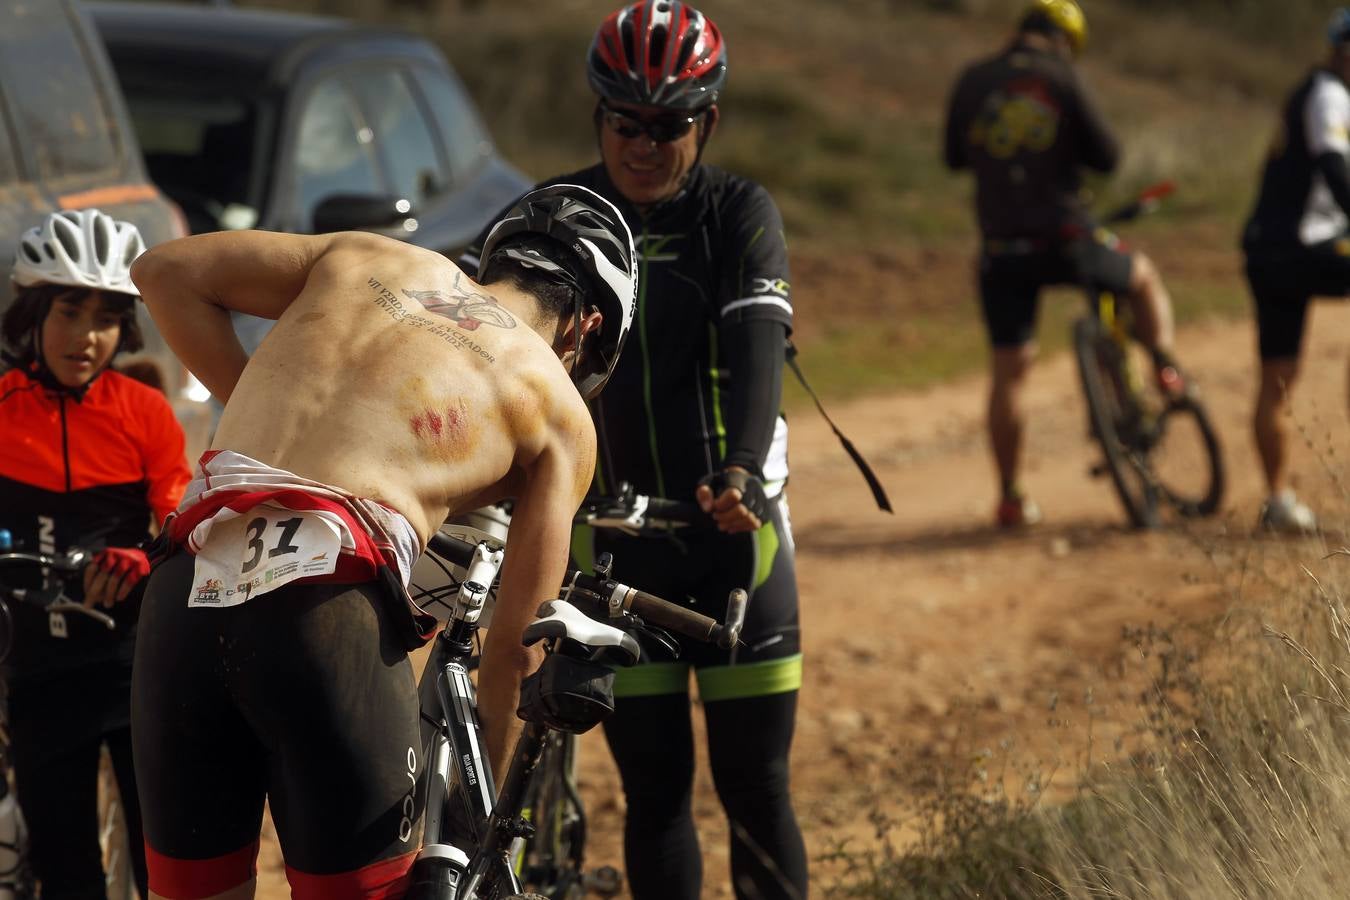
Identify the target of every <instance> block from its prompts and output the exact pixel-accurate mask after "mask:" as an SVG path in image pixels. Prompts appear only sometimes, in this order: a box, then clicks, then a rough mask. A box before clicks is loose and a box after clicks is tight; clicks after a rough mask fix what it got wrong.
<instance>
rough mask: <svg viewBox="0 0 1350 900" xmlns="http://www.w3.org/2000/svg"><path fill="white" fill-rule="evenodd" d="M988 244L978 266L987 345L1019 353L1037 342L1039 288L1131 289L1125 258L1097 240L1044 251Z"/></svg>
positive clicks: (1019, 244) (1019, 245)
mask: <svg viewBox="0 0 1350 900" xmlns="http://www.w3.org/2000/svg"><path fill="white" fill-rule="evenodd" d="M1005 243H1006V244H1007V245H1008V246H1007V247H1006V248H1004V247H1000V246H998V245H996V244H995V243H994V242H992V241H990V242H987V243H986V246H985V249H984V252H983V253H982V254H981V256H980V261H979V282H980V307H981V309H982V310H983V312H984V324H985V327H986V329H987V330H988V332H989V342H990V343H991V344H992V345H993V346H995V347H1021V346H1022V345H1024V344H1026V343H1029V342H1030V341H1031V340H1032V339H1033V338H1034V337H1035V336H1036V317H1037V313H1038V311H1039V306H1040V304H1039V302H1038V301H1039V300H1040V294H1041V288H1044V287H1049V286H1051V285H1070V284H1072V285H1079V284H1091V285H1094V286H1095V287H1096V288H1098V289H1099V290H1106V291H1110V292H1112V293H1114V294H1116V295H1117V296H1124V295H1125V294H1126V293H1127V292H1128V291H1129V289H1130V271H1131V267H1132V263H1133V260H1132V258H1131V256H1130V254H1129V253H1126V252H1124V251H1123V250H1121V249H1118V248H1116V247H1112V246H1109V245H1108V244H1106V243H1102V242H1101V241H1097V240H1085V241H1076V242H1074V243H1071V244H1060V245H1051V246H1046V247H1045V248H1044V249H1039V248H1037V247H1035V246H1034V245H1031V246H1029V245H1028V244H1030V242H1025V244H1024V242H1022V241H1008V242H1005Z"/></svg>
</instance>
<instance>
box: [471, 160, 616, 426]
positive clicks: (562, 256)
mask: <svg viewBox="0 0 1350 900" xmlns="http://www.w3.org/2000/svg"><path fill="white" fill-rule="evenodd" d="M531 235H542V236H544V237H547V238H550V239H551V241H548V242H544V243H543V249H541V245H540V244H539V243H538V242H534V241H531V240H530V237H531ZM481 259H482V263H481V265H480V266H479V272H478V274H479V276H480V278H487V279H490V277H491V273H492V271H493V270H494V269H495V268H496V267H497V266H499V265H502V264H503V263H504V262H505V261H507V260H510V261H513V262H515V263H516V264H519V265H525V266H529V267H531V268H536V269H540V270H542V271H545V272H548V273H550V274H551V275H553V276H554V277H555V278H557V280H559V281H561V282H563V283H565V284H570V285H572V286H574V287H576V288H577V289H579V290H580V291H581V292H582V294H583V297H584V302H587V303H590V304H593V305H595V306H597V307H599V309H600V313H601V315H602V316H603V320H602V321H601V323H600V333H599V346H598V347H597V348H596V352H588V353H585V354H583V356H582V360H581V362H580V363H579V364H578V367H577V369H576V370H574V372H573V379H574V380H575V381H576V384H577V390H579V391H580V392H581V396H582V397H584V398H586V399H587V400H589V399H591V398H592V397H594V396H595V395H596V394H598V393H600V389H601V388H603V387H604V386H605V382H607V381H609V376H610V374H611V373H612V372H613V371H614V366H615V365H616V364H617V363H618V361H619V352H620V351H621V350H622V349H623V344H624V341H625V339H627V337H628V329H629V328H630V327H631V326H632V324H633V311H634V309H635V308H636V306H637V288H638V279H637V250H636V249H635V248H634V246H633V234H632V232H631V231H629V230H628V224H627V223H626V222H624V220H623V216H622V215H620V213H619V210H618V209H617V208H616V207H615V206H614V204H612V203H610V202H609V201H608V200H606V199H605V198H604V197H601V196H600V195H599V194H597V193H596V192H595V191H592V190H590V189H589V188H584V187H581V186H580V185H575V184H555V185H552V186H551V187H545V188H538V189H536V190H533V191H530V192H529V193H528V194H526V195H525V196H524V197H521V198H520V200H518V201H517V202H516V205H515V206H513V207H512V208H511V209H510V211H508V212H507V213H506V215H505V216H503V217H502V219H501V221H499V222H498V223H497V224H496V225H494V226H493V227H492V230H491V231H490V232H488V236H487V239H486V240H484V241H483V252H482V254H481ZM573 269H580V270H581V273H582V274H583V275H584V278H583V279H582V280H581V283H578V279H577V278H576V277H575V275H574V274H573ZM578 312H579V311H578Z"/></svg>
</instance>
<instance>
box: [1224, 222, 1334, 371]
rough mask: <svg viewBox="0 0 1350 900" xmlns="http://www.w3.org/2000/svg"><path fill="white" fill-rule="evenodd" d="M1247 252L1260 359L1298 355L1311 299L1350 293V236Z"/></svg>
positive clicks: (1254, 249)
mask: <svg viewBox="0 0 1350 900" xmlns="http://www.w3.org/2000/svg"><path fill="white" fill-rule="evenodd" d="M1246 252H1247V265H1246V273H1247V283H1248V285H1250V287H1251V292H1252V299H1253V300H1254V301H1255V302H1256V331H1257V335H1258V343H1259V346H1260V351H1261V358H1262V359H1286V358H1297V357H1298V355H1299V350H1300V348H1301V347H1302V345H1303V331H1304V328H1305V326H1306V323H1307V316H1308V301H1309V300H1312V299H1313V298H1314V297H1344V296H1345V295H1346V293H1347V292H1350V238H1336V239H1334V240H1329V241H1322V242H1320V243H1316V244H1308V245H1306V246H1304V245H1298V246H1289V247H1248V248H1247V251H1246Z"/></svg>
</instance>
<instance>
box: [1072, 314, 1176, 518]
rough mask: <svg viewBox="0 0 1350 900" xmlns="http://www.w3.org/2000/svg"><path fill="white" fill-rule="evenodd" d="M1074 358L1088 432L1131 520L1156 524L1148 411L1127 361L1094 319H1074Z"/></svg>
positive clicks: (1154, 483)
mask: <svg viewBox="0 0 1350 900" xmlns="http://www.w3.org/2000/svg"><path fill="white" fill-rule="evenodd" d="M1073 344H1074V357H1075V360H1076V361H1077V363H1078V374H1079V377H1080V379H1081V381H1082V385H1083V394H1084V397H1085V399H1086V400H1087V406H1088V417H1089V419H1090V421H1091V424H1092V435H1093V437H1094V438H1096V440H1097V443H1098V444H1099V445H1100V446H1101V449H1102V454H1103V456H1104V457H1105V462H1104V465H1103V466H1102V470H1103V471H1105V472H1106V473H1109V474H1110V476H1111V483H1112V485H1113V486H1114V487H1115V489H1116V494H1117V495H1118V496H1119V497H1120V501H1121V503H1122V505H1123V506H1124V507H1125V511H1126V514H1127V515H1128V516H1129V519H1130V522H1131V524H1133V525H1135V526H1136V527H1141V528H1148V527H1152V526H1154V525H1156V524H1157V523H1158V490H1157V485H1156V482H1155V481H1154V479H1153V476H1152V473H1151V471H1150V469H1149V458H1148V442H1147V439H1146V435H1147V433H1148V423H1147V412H1146V410H1145V409H1144V408H1143V407H1142V405H1141V404H1140V402H1139V400H1138V398H1137V396H1136V394H1135V392H1134V391H1132V390H1131V388H1130V385H1129V380H1128V375H1127V370H1126V365H1127V362H1128V361H1127V360H1126V359H1125V358H1124V357H1123V355H1122V352H1121V348H1120V347H1119V345H1117V344H1116V342H1115V341H1114V340H1112V338H1111V337H1110V336H1109V335H1107V334H1105V333H1104V332H1103V330H1102V327H1101V323H1100V322H1098V321H1097V320H1096V319H1080V320H1079V321H1077V322H1075V323H1074V331H1073Z"/></svg>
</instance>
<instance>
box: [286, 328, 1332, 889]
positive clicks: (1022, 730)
mask: <svg viewBox="0 0 1350 900" xmlns="http://www.w3.org/2000/svg"><path fill="white" fill-rule="evenodd" d="M1347 337H1350V309H1347V308H1345V307H1337V306H1333V305H1326V304H1324V305H1319V306H1317V307H1316V309H1315V311H1314V313H1313V319H1312V322H1311V325H1310V328H1309V338H1310V342H1309V345H1308V353H1307V358H1306V364H1305V377H1304V381H1303V382H1302V383H1301V384H1300V386H1299V390H1298V392H1297V396H1296V398H1295V411H1296V417H1297V420H1298V422H1299V423H1300V425H1301V426H1303V428H1304V429H1305V431H1306V432H1307V434H1308V435H1309V438H1310V443H1311V446H1309V445H1308V442H1305V441H1304V440H1303V439H1298V440H1296V441H1295V447H1294V453H1293V469H1294V472H1295V473H1296V478H1297V480H1296V484H1297V486H1298V487H1299V489H1300V491H1301V492H1302V493H1304V494H1305V495H1307V496H1309V497H1311V498H1317V497H1319V496H1321V497H1326V496H1329V495H1330V493H1331V492H1332V491H1333V490H1335V491H1338V492H1339V490H1340V489H1339V487H1336V486H1335V485H1334V484H1333V482H1332V480H1331V478H1330V477H1329V476H1328V474H1327V469H1326V464H1328V463H1329V464H1330V466H1331V468H1332V469H1333V470H1335V469H1336V468H1337V467H1338V466H1339V459H1340V458H1341V454H1342V453H1343V452H1344V448H1345V447H1346V446H1347V442H1346V438H1347V436H1348V435H1347V424H1346V416H1345V385H1346V362H1345V359H1346V343H1347V341H1346V339H1347ZM1253 343H1254V339H1253V335H1252V331H1251V326H1250V324H1248V323H1246V322H1242V323H1238V324H1231V323H1229V324H1223V323H1216V324H1209V325H1201V326H1197V327H1193V328H1191V329H1189V330H1187V331H1185V332H1184V333H1183V334H1182V336H1181V339H1180V343H1179V355H1180V357H1181V359H1182V360H1183V361H1184V362H1185V363H1186V364H1187V365H1188V367H1189V368H1190V369H1191V370H1192V371H1193V372H1194V373H1195V374H1196V376H1197V379H1198V380H1199V382H1200V383H1201V385H1202V390H1203V393H1204V397H1205V399H1206V401H1207V402H1208V404H1209V406H1210V407H1211V410H1212V412H1213V413H1214V416H1215V419H1216V424H1217V426H1218V428H1219V429H1220V434H1221V437H1222V439H1223V441H1224V450H1225V459H1226V463H1227V467H1228V472H1229V485H1230V487H1229V493H1228V496H1227V499H1226V501H1225V505H1224V510H1223V513H1222V514H1221V516H1220V517H1219V518H1217V519H1215V520H1211V521H1209V522H1206V523H1204V524H1202V525H1200V526H1198V527H1195V528H1192V529H1185V530H1183V529H1178V528H1172V529H1168V530H1165V531H1161V532H1157V533H1151V534H1137V533H1131V532H1129V531H1126V530H1125V529H1124V528H1123V527H1122V522H1123V518H1122V515H1121V513H1120V511H1119V507H1118V504H1117V502H1116V500H1115V498H1114V496H1113V494H1112V493H1111V489H1110V486H1109V484H1108V482H1107V481H1106V480H1104V479H1097V480H1094V479H1091V478H1089V476H1088V474H1087V473H1088V469H1089V467H1090V465H1091V463H1092V462H1093V460H1094V456H1093V453H1092V451H1091V449H1090V447H1089V445H1088V443H1087V440H1086V425H1085V418H1084V413H1083V410H1082V405H1081V401H1080V400H1079V394H1078V387H1077V381H1076V376H1075V374H1074V372H1073V369H1072V368H1071V364H1070V360H1069V359H1068V358H1067V357H1064V356H1061V357H1059V358H1055V359H1051V360H1048V361H1046V362H1045V363H1044V364H1043V365H1041V366H1040V367H1038V368H1037V370H1036V371H1035V373H1034V375H1033V378H1032V383H1031V397H1030V405H1029V408H1030V415H1031V428H1030V431H1029V434H1028V441H1027V443H1028V447H1027V456H1028V459H1029V464H1028V468H1027V474H1026V478H1025V484H1026V487H1027V488H1028V490H1029V491H1030V492H1031V493H1032V495H1034V496H1035V497H1036V498H1037V500H1038V501H1039V502H1040V504H1041V506H1042V509H1043V510H1044V513H1045V523H1044V524H1043V525H1041V526H1039V527H1037V528H1035V529H1031V530H1028V531H1025V532H1022V533H1018V534H1005V533H1000V532H997V531H995V530H994V529H992V528H991V527H990V526H989V523H990V521H991V514H992V509H993V506H992V504H993V492H994V489H993V476H992V469H991V464H990V462H989V460H988V456H987V452H986V449H985V441H984V436H983V424H982V422H983V406H984V391H985V385H984V380H983V378H971V379H967V380H963V381H961V382H957V383H952V384H947V385H942V386H938V387H935V388H932V389H930V390H925V391H922V392H915V393H906V394H901V395H896V396H888V397H878V398H873V399H867V400H861V401H858V402H855V403H852V404H848V405H837V408H836V409H834V410H832V412H833V413H834V415H835V417H836V420H837V421H838V422H839V423H840V425H841V426H842V427H843V429H844V431H845V432H846V433H848V434H849V435H850V436H851V437H852V438H853V439H854V441H855V442H856V443H857V444H858V446H859V447H860V448H861V449H862V450H863V452H864V453H865V455H866V456H867V457H868V459H869V460H871V462H872V463H873V464H874V465H875V466H876V469H877V472H878V474H879V475H880V477H881V479H882V481H883V482H884V484H885V485H886V487H887V489H888V491H889V492H890V495H891V498H892V500H893V502H894V504H895V507H896V513H895V515H894V516H887V515H884V514H882V513H879V512H877V511H876V510H875V509H874V508H873V507H872V505H871V500H870V498H869V496H868V493H867V489H866V486H865V485H864V484H863V482H862V480H861V478H860V477H859V476H858V474H857V473H856V472H855V471H854V469H853V468H852V465H851V464H850V463H849V461H848V459H847V458H846V457H845V456H844V454H843V452H842V451H841V450H840V449H839V447H838V445H837V443H836V442H835V439H834V437H833V436H832V435H831V434H830V432H829V431H828V429H827V428H826V426H825V425H824V423H823V422H822V421H820V419H819V418H818V417H817V416H816V415H815V414H814V413H811V412H808V411H805V410H804V411H802V412H801V413H799V414H797V415H796V416H794V420H793V425H792V428H793V430H792V438H793V440H792V454H791V458H792V473H793V474H792V479H793V480H792V487H791V490H790V495H791V501H792V513H793V526H794V530H795V534H796V541H797V550H798V554H799V563H800V566H799V573H800V581H801V593H802V597H803V610H802V615H803V621H804V629H805V638H804V644H805V652H806V655H807V656H806V659H807V662H806V684H805V686H804V687H803V689H802V692H801V706H800V712H799V720H798V732H797V741H796V744H795V750H794V758H793V789H794V796H795V797H796V803H797V810H798V814H799V816H800V818H801V821H802V826H803V830H804V832H805V834H806V840H807V845H808V850H809V851H810V853H811V855H812V857H813V858H815V857H817V856H818V855H819V854H821V853H823V852H825V851H826V850H827V849H829V848H830V847H831V846H833V845H834V843H835V842H836V841H837V840H839V839H840V838H843V837H852V838H854V839H856V840H857V841H859V842H861V843H866V842H867V841H868V840H870V839H871V827H870V826H869V825H868V824H867V822H866V813H867V811H868V810H869V809H870V808H871V807H872V806H873V805H875V804H876V803H878V802H881V803H885V802H888V800H887V798H889V797H895V796H899V795H902V794H903V793H904V792H905V790H906V787H907V786H906V785H905V784H904V783H901V780H897V779H896V778H895V777H894V775H893V770H894V769H895V768H897V767H898V768H899V769H900V770H902V771H905V770H907V769H908V770H912V772H913V773H914V774H913V777H914V778H915V779H921V778H922V777H924V773H925V772H926V771H929V770H931V768H932V766H934V765H935V764H940V763H943V762H944V761H945V762H950V761H952V760H959V759H960V758H961V755H962V754H964V753H967V752H969V751H970V750H971V749H977V748H980V747H985V746H989V747H997V746H998V744H999V742H1000V741H1001V740H1003V739H1011V740H1013V741H1015V744H1016V746H1017V748H1019V750H1020V752H1021V753H1024V754H1030V755H1032V756H1034V757H1036V758H1037V759H1039V760H1040V761H1041V768H1042V770H1043V771H1048V770H1050V769H1051V768H1058V770H1059V771H1060V772H1061V773H1068V772H1070V771H1071V770H1072V768H1073V766H1074V765H1075V764H1076V763H1078V762H1079V761H1081V759H1082V757H1083V754H1084V748H1085V746H1086V745H1087V743H1088V741H1087V725H1088V720H1089V718H1091V719H1093V720H1094V721H1093V725H1092V728H1093V745H1094V747H1096V748H1098V750H1097V751H1096V752H1101V750H1100V748H1109V747H1110V737H1111V735H1112V734H1114V733H1118V732H1119V731H1120V729H1121V728H1123V727H1124V726H1125V725H1126V724H1128V723H1127V722H1126V721H1125V720H1126V719H1127V718H1128V716H1127V714H1126V713H1125V712H1124V706H1123V705H1121V706H1118V707H1113V705H1112V704H1113V702H1114V701H1115V700H1118V699H1119V698H1118V696H1117V694H1118V693H1119V690H1117V676H1116V672H1117V670H1118V669H1119V667H1120V665H1121V661H1122V660H1123V659H1125V658H1126V657H1128V655H1129V650H1128V645H1127V644H1126V643H1125V642H1123V641H1122V637H1121V636H1122V630H1123V629H1124V628H1125V627H1127V626H1145V625H1147V624H1149V623H1150V622H1153V623H1170V622H1174V621H1198V620H1202V619H1203V618H1204V617H1205V616H1206V615H1208V614H1211V613H1213V612H1215V611H1217V610H1219V609H1221V608H1222V607H1223V606H1224V605H1225V604H1227V603H1228V602H1230V599H1231V592H1230V591H1231V584H1230V582H1231V579H1229V578H1227V576H1226V572H1228V571H1230V570H1231V568H1232V562H1233V560H1234V559H1236V558H1238V557H1240V556H1242V555H1243V554H1244V553H1247V552H1248V548H1250V547H1251V545H1252V544H1253V541H1252V539H1251V532H1252V526H1253V524H1254V522H1255V519H1256V515H1257V510H1258V507H1259V504H1260V500H1261V496H1262V485H1261V482H1260V478H1259V476H1258V471H1257V468H1256V466H1257V462H1256V456H1255V450H1254V448H1253V447H1252V443H1251V438H1250V436H1249V428H1248V425H1247V422H1248V418H1249V415H1250V402H1251V397H1252V395H1253V389H1254V383H1255V382H1254V349H1253ZM1337 508H1338V509H1340V508H1343V506H1342V505H1341V504H1339V503H1338V506H1337ZM1089 691H1091V693H1089ZM1052 710H1053V711H1052ZM583 748H584V749H583V753H584V756H585V763H584V766H583V779H584V785H583V793H584V795H585V797H586V800H587V802H588V804H589V808H590V811H591V816H592V824H591V827H592V834H593V841H592V845H591V853H590V861H591V862H592V863H594V864H597V865H598V864H601V863H612V864H615V865H621V863H622V860H621V850H620V847H619V841H618V838H617V835H618V833H619V828H620V823H621V815H622V813H621V808H622V800H621V797H620V794H619V790H618V786H617V785H618V783H617V776H616V775H615V774H614V772H613V769H612V766H611V764H610V763H609V760H608V758H607V755H606V751H605V748H604V745H603V739H602V738H601V736H600V735H599V734H598V733H595V734H591V735H587V736H586V737H585V738H584V739H583ZM911 760H912V767H911V766H910V761H911ZM888 772H891V773H892V774H890V775H887V774H886V773H888ZM698 791H699V794H698V799H697V801H696V811H697V814H698V816H699V822H700V829H701V834H702V837H703V840H704V850H705V859H706V862H705V877H706V879H707V884H706V889H705V896H707V897H727V896H730V890H729V887H728V884H727V882H728V875H727V865H726V859H727V853H726V825H725V822H724V820H723V819H722V817H721V814H720V810H719V807H718V806H717V803H716V799H715V797H714V794H713V791H712V787H711V783H710V781H709V780H708V777H707V774H706V766H705V767H704V768H703V769H702V771H701V772H700V775H699V784H698ZM878 798H879V799H878ZM259 869H260V872H259V883H260V890H259V896H260V897H266V898H271V897H285V896H287V892H286V889H285V881H284V874H283V872H282V868H281V863H280V860H279V854H278V852H277V848H276V846H275V844H274V843H273V842H271V841H270V840H269V841H268V842H267V843H266V844H265V846H264V848H263V852H262V856H261V858H260V860H259ZM825 870H826V867H824V866H819V867H817V871H818V872H822V873H823V872H825Z"/></svg>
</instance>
